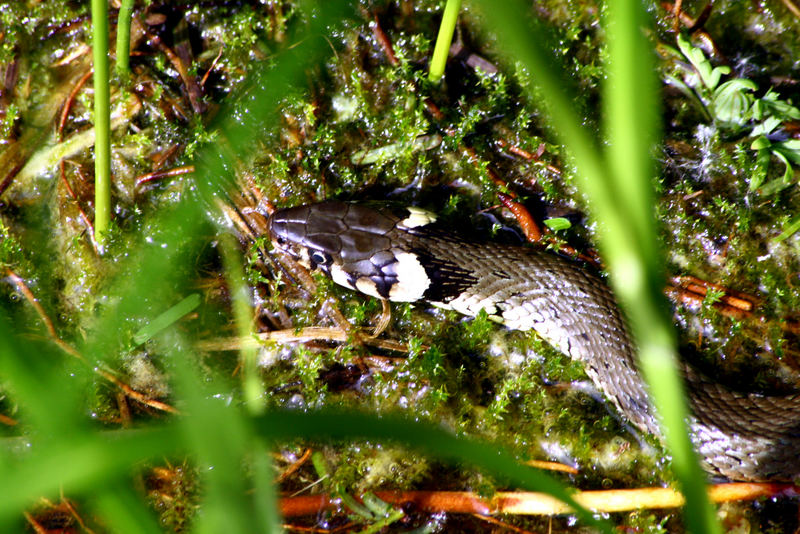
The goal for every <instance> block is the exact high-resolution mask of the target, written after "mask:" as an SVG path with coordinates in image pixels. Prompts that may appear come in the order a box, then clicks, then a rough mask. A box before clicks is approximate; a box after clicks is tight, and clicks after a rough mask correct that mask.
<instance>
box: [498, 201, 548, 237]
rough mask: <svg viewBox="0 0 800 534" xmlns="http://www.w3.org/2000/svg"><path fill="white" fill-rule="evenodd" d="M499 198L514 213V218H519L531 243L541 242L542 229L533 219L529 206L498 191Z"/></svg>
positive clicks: (521, 227) (522, 228)
mask: <svg viewBox="0 0 800 534" xmlns="http://www.w3.org/2000/svg"><path fill="white" fill-rule="evenodd" d="M497 198H498V199H500V202H502V203H503V205H504V206H505V207H506V208H508V209H509V210H511V213H513V214H514V218H516V219H517V223H518V224H519V227H520V229H521V230H522V233H523V234H525V238H526V239H527V240H528V241H530V242H531V243H539V242H541V240H542V230H541V228H539V225H538V224H536V221H534V220H533V217H531V214H530V212H528V210H527V208H525V206H523V205H522V204H520V203H519V202H515V201H514V200H513V199H512V198H511V197H510V196H509V195H506V194H503V193H500V192H498V193H497Z"/></svg>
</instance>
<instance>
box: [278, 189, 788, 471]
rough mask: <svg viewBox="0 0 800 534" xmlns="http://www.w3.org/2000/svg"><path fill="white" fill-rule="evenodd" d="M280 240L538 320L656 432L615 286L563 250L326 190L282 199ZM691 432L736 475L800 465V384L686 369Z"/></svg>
mask: <svg viewBox="0 0 800 534" xmlns="http://www.w3.org/2000/svg"><path fill="white" fill-rule="evenodd" d="M268 227H269V232H270V235H271V238H272V241H273V244H274V246H275V247H276V248H278V249H279V250H281V251H283V252H285V253H287V254H289V255H290V256H292V257H293V258H295V259H296V260H297V261H299V262H300V263H302V264H304V265H305V266H307V267H309V268H311V269H319V270H321V271H323V272H325V273H327V274H328V275H330V276H331V277H332V278H333V280H334V281H335V282H337V283H339V284H341V285H344V286H346V287H349V288H351V289H355V290H359V291H361V292H364V293H366V294H369V295H373V296H375V297H378V298H383V299H389V300H395V301H417V300H420V301H427V302H430V303H433V304H436V305H439V306H443V307H447V308H452V309H454V310H456V311H459V312H461V313H464V314H467V315H472V316H474V315H477V314H478V313H479V312H480V311H481V310H483V311H485V312H486V313H487V314H488V315H489V317H491V318H493V319H495V320H497V321H498V322H502V323H503V324H505V325H506V326H508V327H509V328H512V329H518V330H534V331H536V332H537V333H538V334H539V335H540V336H542V337H543V338H544V339H546V340H547V341H548V342H549V343H551V344H552V345H553V346H555V347H557V348H558V349H560V350H561V351H563V352H564V353H566V354H568V355H569V356H570V357H572V358H575V359H577V360H580V361H581V362H583V364H584V365H585V368H586V372H587V374H588V376H589V377H590V378H591V380H592V381H593V382H594V383H595V385H596V386H597V387H598V388H599V389H600V390H601V391H602V392H603V393H604V394H605V395H606V397H607V398H608V399H610V400H611V402H613V404H614V405H615V406H616V408H617V409H618V410H619V412H620V413H621V414H622V415H623V416H624V417H625V418H626V419H627V420H629V421H630V422H631V423H633V424H634V425H636V426H637V427H639V428H640V429H642V430H644V431H647V432H650V433H653V434H655V435H659V436H660V430H659V426H658V422H657V419H656V417H655V412H654V409H653V407H652V404H651V402H650V400H649V395H648V392H647V386H646V385H645V383H644V381H643V380H642V378H641V377H640V375H639V373H638V371H637V369H636V360H635V348H634V344H633V343H632V341H631V337H630V335H629V333H628V329H627V327H626V322H625V320H624V318H623V316H622V313H621V312H620V310H619V308H618V307H617V304H616V301H615V299H614V296H613V294H612V293H611V291H610V289H609V288H608V286H607V285H606V284H605V283H604V282H603V281H602V280H601V279H599V278H598V277H596V276H594V275H592V274H590V273H588V272H586V271H585V270H584V269H582V268H580V267H579V266H577V265H575V264H573V263H571V262H570V261H568V260H566V259H564V258H561V257H559V256H556V255H553V254H549V253H545V252H540V251H537V250H534V249H532V248H528V247H520V246H504V245H498V244H492V243H475V242H471V241H469V240H466V239H463V238H461V237H458V236H454V235H452V234H449V233H446V232H444V231H443V230H441V229H439V228H438V226H437V225H436V224H435V217H434V216H432V215H431V214H428V213H427V212H424V211H422V210H419V209H417V208H408V209H401V210H391V209H374V208H372V207H370V206H368V205H362V204H351V203H344V202H335V201H329V202H323V203H320V204H313V205H307V206H299V207H294V208H288V209H283V210H277V211H276V212H275V213H273V214H272V215H271V216H270V219H269V223H268ZM684 376H685V379H686V383H687V390H688V392H689V402H690V407H691V409H692V417H691V421H690V432H691V435H692V439H693V442H694V444H695V446H696V448H697V451H698V453H699V454H700V456H701V458H702V461H703V464H704V467H705V468H706V469H707V470H708V471H709V472H711V473H713V474H715V475H721V476H724V477H726V478H728V479H731V480H747V481H776V480H793V479H795V478H797V477H798V475H800V462H798V456H800V395H789V396H780V397H778V396H774V397H771V396H764V395H760V394H752V393H750V394H743V393H737V392H734V391H732V390H730V389H727V388H726V387H725V386H723V385H721V384H718V383H716V382H714V381H713V380H710V379H708V378H707V377H705V376H703V375H702V374H700V373H699V372H697V371H695V370H694V369H692V368H691V367H688V366H687V367H686V368H685V369H684Z"/></svg>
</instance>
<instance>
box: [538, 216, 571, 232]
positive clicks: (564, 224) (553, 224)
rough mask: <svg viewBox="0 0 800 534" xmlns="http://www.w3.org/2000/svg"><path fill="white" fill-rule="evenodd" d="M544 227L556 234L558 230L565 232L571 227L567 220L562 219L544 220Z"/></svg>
mask: <svg viewBox="0 0 800 534" xmlns="http://www.w3.org/2000/svg"><path fill="white" fill-rule="evenodd" d="M544 224H545V226H547V227H548V228H550V229H551V230H553V231H554V232H557V231H559V230H566V229H567V228H570V227H571V226H572V223H571V222H569V219H565V218H564V217H553V218H552V219H545V220H544Z"/></svg>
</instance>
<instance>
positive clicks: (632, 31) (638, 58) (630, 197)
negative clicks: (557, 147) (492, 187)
mask: <svg viewBox="0 0 800 534" xmlns="http://www.w3.org/2000/svg"><path fill="white" fill-rule="evenodd" d="M479 3H481V4H483V10H482V11H483V13H484V14H485V16H486V20H487V23H488V25H489V27H490V28H492V29H494V31H495V33H496V34H497V36H498V40H499V41H500V44H501V46H503V47H504V48H505V50H506V53H507V54H508V55H509V57H512V58H514V59H516V60H519V61H522V63H523V65H525V67H526V68H527V71H526V72H527V74H528V76H529V81H530V83H531V84H532V85H533V86H534V87H537V88H538V89H539V91H538V93H537V94H536V96H537V97H541V98H543V99H544V100H545V107H546V109H547V111H548V114H549V117H550V121H551V124H552V125H553V128H554V129H555V132H556V135H557V136H558V137H559V139H560V140H561V142H562V143H563V144H564V146H565V148H566V149H567V150H568V152H569V154H570V155H571V158H572V161H573V162H574V165H575V167H576V169H577V171H578V178H579V180H578V184H579V186H580V187H581V189H582V190H583V191H584V193H585V194H586V196H587V198H588V200H589V207H590V210H591V212H592V215H593V216H594V218H595V219H596V220H598V221H600V222H601V224H600V225H599V232H598V236H599V246H600V248H601V251H602V252H603V255H604V258H605V260H606V263H607V266H608V268H609V272H610V273H611V280H612V285H613V286H614V288H615V291H616V293H617V295H618V297H619V299H620V301H621V303H622V304H623V305H624V306H625V308H626V309H627V311H628V316H629V317H630V318H631V327H632V329H633V331H634V335H635V336H636V338H637V339H639V340H640V347H639V348H640V354H641V365H642V371H643V373H644V375H645V378H648V379H650V380H651V382H650V383H651V384H652V386H651V392H652V395H653V399H654V402H655V404H656V405H657V406H658V407H659V413H660V414H661V415H662V419H663V421H664V423H665V435H666V441H667V446H668V448H669V449H670V451H671V452H672V454H673V458H674V465H675V471H676V475H677V476H678V477H679V479H680V484H681V488H682V489H683V490H684V491H685V492H686V493H687V506H686V521H687V525H688V526H689V528H690V529H691V530H693V531H694V532H716V531H718V527H717V525H716V523H715V520H714V517H713V513H712V508H711V507H710V504H709V503H708V499H707V496H706V495H705V490H704V484H705V476H704V475H703V473H702V471H701V470H700V468H699V466H698V464H697V460H696V457H695V454H694V452H693V450H692V448H691V443H690V442H689V439H688V435H687V432H686V429H685V425H684V421H685V415H686V413H687V409H686V404H685V400H684V397H683V395H682V391H683V390H682V387H681V382H680V379H679V378H678V375H677V366H676V363H675V356H674V354H675V344H674V339H673V334H672V327H671V324H670V322H669V318H668V316H667V314H666V312H665V310H666V307H665V306H664V303H663V296H662V295H661V287H662V284H663V275H662V272H661V266H662V265H663V260H662V258H661V254H660V251H659V249H658V245H657V236H656V226H655V221H654V218H653V209H654V208H653V206H654V201H653V191H652V168H653V165H652V161H651V150H652V147H653V146H654V144H655V142H656V141H657V139H658V133H659V132H658V129H659V127H658V105H657V96H656V95H657V93H656V80H655V73H654V67H653V61H652V58H651V57H650V54H651V52H650V51H651V48H652V47H651V46H650V44H649V43H648V42H647V41H646V40H645V38H644V35H643V33H642V32H643V31H644V27H645V26H646V20H645V17H644V11H643V7H642V6H640V5H639V4H638V3H636V2H627V3H626V2H616V3H612V4H611V5H609V6H608V8H607V12H608V14H607V17H606V23H607V25H608V28H607V32H606V33H607V35H608V47H609V50H608V56H609V60H608V64H607V69H608V78H609V80H608V82H607V84H606V86H605V87H604V89H605V91H604V114H603V118H604V126H605V128H604V131H605V134H606V136H607V139H606V140H607V141H608V146H609V148H608V150H607V152H604V151H602V150H601V149H600V145H599V142H598V141H596V140H594V139H593V138H592V134H591V132H590V131H588V129H587V128H586V127H584V126H582V122H581V121H580V120H579V118H578V117H577V116H576V115H575V114H574V112H573V111H572V110H573V108H574V106H573V104H572V97H571V95H570V93H569V91H568V90H567V91H565V90H564V89H563V88H562V87H560V85H561V81H560V80H561V78H562V76H561V74H560V73H559V72H557V69H556V68H554V67H553V62H552V60H549V59H548V55H549V51H548V49H547V47H546V45H542V44H541V43H540V41H539V40H538V39H537V37H538V36H539V35H542V34H543V33H542V32H540V31H538V30H535V31H533V32H532V31H530V27H529V25H528V23H526V22H525V21H523V20H521V18H520V17H519V16H518V13H522V12H525V7H524V6H523V5H522V4H516V3H515V4H507V5H506V9H503V10H500V9H494V8H493V6H492V5H491V2H488V1H485V2H479ZM534 36H536V37H534ZM532 96H533V95H532ZM655 377H658V378H659V380H658V381H652V379H653V378H655Z"/></svg>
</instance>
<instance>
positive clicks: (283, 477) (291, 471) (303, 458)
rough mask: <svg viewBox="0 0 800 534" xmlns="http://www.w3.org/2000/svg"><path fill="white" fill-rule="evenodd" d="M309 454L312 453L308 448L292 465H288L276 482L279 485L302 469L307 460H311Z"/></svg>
mask: <svg viewBox="0 0 800 534" xmlns="http://www.w3.org/2000/svg"><path fill="white" fill-rule="evenodd" d="M311 452H312V451H311V449H310V448H308V449H306V450H305V451H304V452H303V455H302V456H301V457H300V458H298V459H297V460H296V461H294V462H293V463H292V465H290V466H289V467H288V468H287V469H286V470H285V471H284V472H283V473H281V474H280V476H278V479H277V480H276V482H277V483H281V482H283V481H284V480H286V479H287V478H289V477H290V476H292V475H293V474H294V473H295V472H297V470H298V469H300V467H302V465H303V464H304V463H306V462H307V461H308V459H309V458H311Z"/></svg>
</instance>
